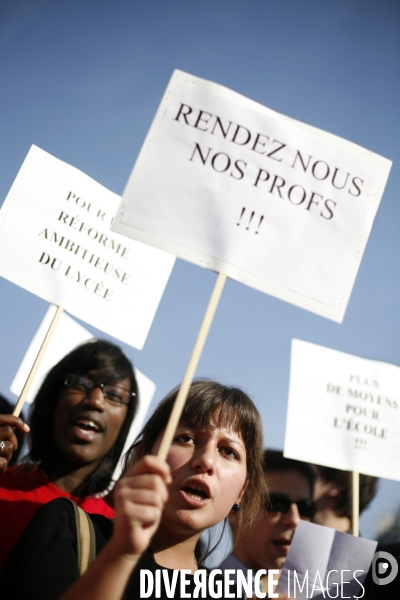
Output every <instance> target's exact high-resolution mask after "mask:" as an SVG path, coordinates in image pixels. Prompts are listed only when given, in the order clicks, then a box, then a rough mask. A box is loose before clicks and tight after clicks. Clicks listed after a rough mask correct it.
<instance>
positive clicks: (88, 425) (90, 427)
mask: <svg viewBox="0 0 400 600" xmlns="http://www.w3.org/2000/svg"><path fill="white" fill-rule="evenodd" d="M72 425H73V426H74V427H76V428H78V429H80V430H81V431H82V432H87V433H90V434H95V433H101V432H102V431H103V428H102V427H101V425H100V424H99V423H97V421H93V419H87V418H84V417H79V416H77V417H76V418H75V419H72Z"/></svg>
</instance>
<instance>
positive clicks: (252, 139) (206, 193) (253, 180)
mask: <svg viewBox="0 0 400 600" xmlns="http://www.w3.org/2000/svg"><path fill="white" fill-rule="evenodd" d="M390 166H391V162H390V161H389V160H387V159H385V158H382V157H380V156H378V155H376V154H373V153H372V152H369V151H368V150H365V149H364V148H361V147H359V146H356V145H355V144H353V143H351V142H348V141H345V140H343V139H341V138H338V137H336V136H334V135H331V134H329V133H326V132H324V131H321V130H319V129H316V128H314V127H310V126H308V125H305V124H303V123H300V122H299V121H295V120H293V119H290V118H288V117H285V116H283V115H280V114H279V113H276V112H274V111H272V110H270V109H268V108H266V107H265V106H262V105H261V104H257V103H256V102H253V101H252V100H249V99H248V98H245V97H244V96H241V95H240V94H237V93H235V92H232V91H231V90H228V89H227V88H224V87H222V86H220V85H217V84H215V83H211V82H210V81H206V80H202V79H199V78H197V77H193V76H192V75H188V74H186V73H183V72H181V71H175V72H174V74H173V76H172V79H171V81H170V83H169V85H168V88H167V90H166V93H165V95H164V98H163V100H162V102H161V104H160V107H159V109H158V112H157V114H156V116H155V119H154V121H153V124H152V126H151V129H150V131H149V134H148V136H147V138H146V140H145V143H144V145H143V148H142V150H141V153H140V156H139V158H138V160H137V162H136V165H135V167H134V170H133V172H132V174H131V177H130V179H129V181H128V184H127V187H126V189H125V191H124V194H123V200H122V203H121V206H120V208H119V210H118V213H117V216H116V218H115V220H114V222H113V226H112V229H113V230H114V231H118V232H120V233H123V234H125V235H128V236H130V237H132V238H134V239H137V240H141V241H143V242H146V243H149V244H152V245H154V246H156V247H158V248H161V249H163V250H167V251H168V252H172V253H174V254H176V255H177V256H179V257H180V258H183V259H186V260H189V261H191V262H194V263H195V264H198V265H200V266H203V267H207V268H209V269H212V270H214V271H217V272H222V273H225V274H226V275H227V276H229V277H231V278H233V279H236V280H237V281H240V282H242V283H245V284H246V285H249V286H251V287H254V288H256V289H259V290H261V291H263V292H266V293H268V294H272V295H273V296H277V297H278V298H281V299H283V300H286V301H288V302H291V303H293V304H296V305H297V306H301V307H302V308H306V309H308V310H311V311H312V312H315V313H317V314H320V315H323V316H325V317H328V318H330V319H333V320H335V321H341V320H342V319H343V315H344V312H345V308H346V305H347V302H348V300H349V297H350V293H351V290H352V287H353V284H354V280H355V277H356V273H357V270H358V267H359V264H360V261H361V257H362V255H363V252H364V248H365V244H366V242H367V239H368V236H369V233H370V230H371V227H372V223H373V220H374V217H375V214H376V211H377V208H378V205H379V202H380V199H381V196H382V193H383V190H384V187H385V184H386V180H387V177H388V174H389V170H390Z"/></svg>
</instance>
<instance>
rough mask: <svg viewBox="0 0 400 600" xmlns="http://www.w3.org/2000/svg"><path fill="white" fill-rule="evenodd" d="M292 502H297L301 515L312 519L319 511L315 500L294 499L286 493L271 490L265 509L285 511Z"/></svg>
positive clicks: (268, 510)
mask: <svg viewBox="0 0 400 600" xmlns="http://www.w3.org/2000/svg"><path fill="white" fill-rule="evenodd" d="M292 504H296V506H297V509H298V511H299V515H300V516H301V517H305V518H306V519H312V518H313V516H314V515H315V513H316V512H317V504H316V502H314V500H310V499H309V498H304V499H302V500H292V499H291V498H289V497H288V496H286V495H285V494H278V493H275V492H271V493H270V494H269V497H268V498H267V499H266V501H265V510H266V511H267V512H279V513H285V512H287V511H288V510H289V508H290V507H291V505H292Z"/></svg>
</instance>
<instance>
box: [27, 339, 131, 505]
mask: <svg viewBox="0 0 400 600" xmlns="http://www.w3.org/2000/svg"><path fill="white" fill-rule="evenodd" d="M91 371H96V375H101V376H102V378H103V379H104V381H105V382H110V383H111V382H116V381H120V380H121V379H126V378H129V379H130V382H131V385H130V391H131V392H134V393H135V396H134V397H133V398H132V400H131V402H130V403H129V405H128V410H127V414H126V417H125V421H124V423H123V424H122V427H121V430H120V432H119V435H118V438H117V441H116V442H115V444H114V446H113V447H112V448H111V450H110V451H109V452H108V453H107V454H106V455H105V456H103V458H102V459H101V461H100V463H99V464H98V466H97V467H96V469H95V470H94V471H93V472H92V473H91V474H90V475H89V476H88V477H87V478H86V479H85V481H84V482H83V483H82V484H81V485H79V487H78V488H76V489H75V490H74V494H75V495H78V496H82V497H83V496H89V495H93V494H95V493H99V492H103V491H104V490H106V489H107V488H108V487H109V485H110V483H111V478H112V474H113V472H114V469H115V467H116V465H117V463H118V459H119V457H120V455H121V452H122V450H123V447H124V444H125V441H126V438H127V435H128V432H129V429H130V426H131V423H132V421H133V418H134V416H135V413H136V409H137V406H138V401H139V393H138V386H137V382H136V377H135V374H134V371H133V367H132V364H131V362H130V361H129V360H128V358H127V357H126V356H125V354H124V353H123V352H122V350H121V349H120V348H119V347H118V346H115V345H114V344H112V343H110V342H107V341H105V340H91V341H90V342H87V343H85V344H82V345H81V346H78V347H77V348H75V349H74V350H72V352H70V353H69V354H67V355H66V356H64V358H63V359H62V360H60V362H58V363H57V364H56V365H55V366H54V367H53V368H52V369H51V370H50V371H49V373H48V374H47V376H46V378H45V380H44V381H43V383H42V385H41V387H40V389H39V391H38V393H37V394H36V398H35V400H34V402H33V404H32V408H31V412H30V419H29V424H30V428H31V430H30V433H29V438H28V439H29V448H30V452H29V454H28V455H27V457H26V459H25V460H24V462H25V463H27V464H28V465H32V466H35V467H40V468H41V469H42V470H43V471H44V473H45V474H46V475H47V477H49V478H50V479H51V477H52V473H51V469H50V467H49V464H50V463H51V461H50V459H51V457H52V456H53V455H54V453H55V452H56V451H57V450H56V444H55V441H54V439H53V434H52V426H53V420H54V414H55V410H56V407H57V402H58V399H59V397H60V394H61V392H62V390H63V389H64V381H65V375H66V374H67V373H73V374H75V375H87V374H88V373H89V372H91Z"/></svg>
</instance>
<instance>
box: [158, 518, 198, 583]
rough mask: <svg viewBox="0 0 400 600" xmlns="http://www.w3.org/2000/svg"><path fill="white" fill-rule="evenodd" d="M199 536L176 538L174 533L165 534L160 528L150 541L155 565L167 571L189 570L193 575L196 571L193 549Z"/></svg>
mask: <svg viewBox="0 0 400 600" xmlns="http://www.w3.org/2000/svg"><path fill="white" fill-rule="evenodd" d="M200 535H201V533H196V534H194V535H191V536H189V537H188V536H187V535H186V536H185V535H182V536H179V535H178V536H177V535H176V532H173V533H172V532H165V531H163V530H162V527H160V528H159V530H158V531H157V532H156V534H155V536H154V537H153V539H152V541H151V548H152V550H153V552H154V559H155V561H156V563H157V564H158V565H160V566H161V567H165V568H167V569H190V571H191V572H192V573H194V572H195V571H197V569H198V566H197V560H196V556H195V549H196V544H197V542H198V540H199V538H200Z"/></svg>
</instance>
